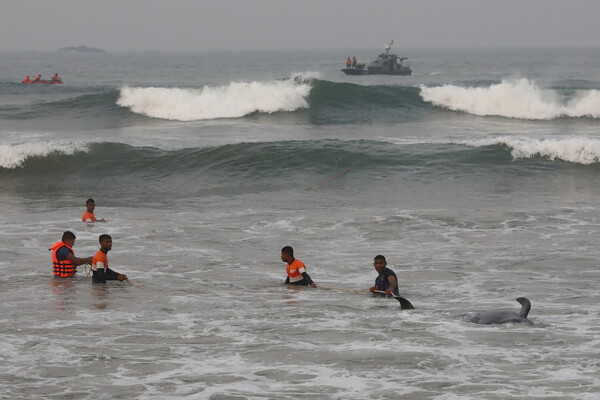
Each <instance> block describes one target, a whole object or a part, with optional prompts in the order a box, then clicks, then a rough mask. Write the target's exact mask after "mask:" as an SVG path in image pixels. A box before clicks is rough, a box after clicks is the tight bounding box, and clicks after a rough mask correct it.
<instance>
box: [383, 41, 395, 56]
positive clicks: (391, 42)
mask: <svg viewBox="0 0 600 400" xmlns="http://www.w3.org/2000/svg"><path fill="white" fill-rule="evenodd" d="M393 44H394V40H393V39H392V40H391V41H390V42H389V43H388V44H386V45H385V46H383V48H384V49H385V55H386V56H387V55H388V54H390V49H391V48H392V45H393Z"/></svg>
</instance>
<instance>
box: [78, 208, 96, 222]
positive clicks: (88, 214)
mask: <svg viewBox="0 0 600 400" xmlns="http://www.w3.org/2000/svg"><path fill="white" fill-rule="evenodd" d="M88 219H90V220H92V222H96V215H95V214H94V213H93V212H89V211H87V210H86V211H85V212H84V213H83V215H82V216H81V220H82V221H83V222H86V221H87V220H88Z"/></svg>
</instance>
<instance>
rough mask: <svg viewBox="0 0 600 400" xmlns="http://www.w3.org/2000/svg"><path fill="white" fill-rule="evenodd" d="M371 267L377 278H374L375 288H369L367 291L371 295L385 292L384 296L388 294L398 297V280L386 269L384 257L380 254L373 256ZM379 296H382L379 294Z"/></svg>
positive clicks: (392, 272)
mask: <svg viewBox="0 0 600 400" xmlns="http://www.w3.org/2000/svg"><path fill="white" fill-rule="evenodd" d="M373 267H375V270H376V271H377V273H378V275H377V278H375V286H373V287H371V288H370V289H369V291H370V292H371V293H373V292H375V291H376V290H378V291H382V292H385V295H386V296H388V295H390V294H393V295H396V296H400V293H399V292H398V278H397V277H396V274H395V273H394V271H392V270H391V269H389V268H388V267H387V261H386V260H385V257H384V256H382V255H381V254H380V255H377V256H375V259H374V260H373ZM381 295H383V294H382V293H381Z"/></svg>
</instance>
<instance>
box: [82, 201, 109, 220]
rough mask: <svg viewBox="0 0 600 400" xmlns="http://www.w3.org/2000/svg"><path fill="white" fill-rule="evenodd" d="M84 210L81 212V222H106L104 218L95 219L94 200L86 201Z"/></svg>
mask: <svg viewBox="0 0 600 400" xmlns="http://www.w3.org/2000/svg"><path fill="white" fill-rule="evenodd" d="M85 207H86V210H85V211H84V212H83V215H82V216H81V220H82V221H83V222H106V220H105V219H104V218H102V219H96V214H94V209H95V208H96V202H95V201H94V199H87V200H86V202H85Z"/></svg>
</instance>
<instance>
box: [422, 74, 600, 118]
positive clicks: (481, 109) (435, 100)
mask: <svg viewBox="0 0 600 400" xmlns="http://www.w3.org/2000/svg"><path fill="white" fill-rule="evenodd" d="M421 97H422V98H423V100H425V101H428V102H430V103H432V104H434V105H436V106H440V107H444V108H447V109H450V110H454V111H464V112H467V113H470V114H475V115H481V116H488V115H496V116H501V117H507V118H520V119H534V120H542V119H543V120H547V119H554V118H559V117H591V118H600V91H599V90H595V89H593V90H577V91H575V92H574V93H572V94H569V95H566V94H563V93H561V92H560V91H557V90H554V89H542V88H539V87H538V86H537V85H536V84H535V83H533V82H531V81H529V80H527V79H519V80H505V81H502V82H501V83H498V84H493V85H490V86H489V87H462V86H455V85H443V86H438V87H427V86H421Z"/></svg>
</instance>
